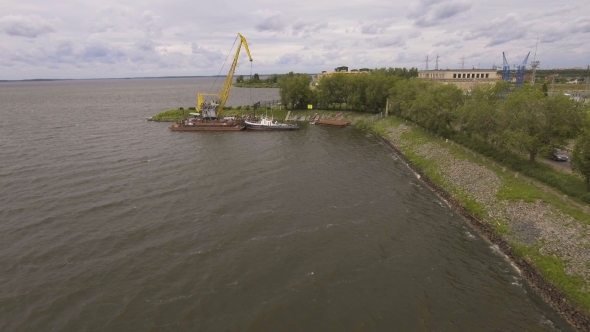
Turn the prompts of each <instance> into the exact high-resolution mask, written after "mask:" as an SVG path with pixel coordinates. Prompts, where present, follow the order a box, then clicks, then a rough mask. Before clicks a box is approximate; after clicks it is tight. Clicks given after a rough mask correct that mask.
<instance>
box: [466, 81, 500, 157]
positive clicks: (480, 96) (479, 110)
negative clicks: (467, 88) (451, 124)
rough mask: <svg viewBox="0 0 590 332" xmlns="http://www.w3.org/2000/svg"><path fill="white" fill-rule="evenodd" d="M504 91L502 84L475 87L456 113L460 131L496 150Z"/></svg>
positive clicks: (498, 141) (498, 144)
mask: <svg viewBox="0 0 590 332" xmlns="http://www.w3.org/2000/svg"><path fill="white" fill-rule="evenodd" d="M505 91H506V83H504V82H499V83H496V84H491V85H490V84H486V85H479V86H475V87H474V88H473V89H472V91H471V93H470V94H468V95H467V96H466V100H465V103H464V104H463V105H462V106H460V107H459V109H458V111H457V115H458V119H457V125H458V127H459V128H460V130H461V131H463V132H465V133H466V134H467V135H468V136H469V137H472V136H475V137H477V138H479V139H481V140H484V141H487V142H489V143H490V144H492V146H494V147H495V148H498V147H499V146H500V145H501V143H502V128H501V119H500V113H499V105H500V103H501V102H502V96H504V94H505Z"/></svg>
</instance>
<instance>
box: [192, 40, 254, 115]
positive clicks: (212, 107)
mask: <svg viewBox="0 0 590 332" xmlns="http://www.w3.org/2000/svg"><path fill="white" fill-rule="evenodd" d="M238 37H239V38H240V43H239V44H238V49H237V51H236V55H235V56H234V61H233V62H232V64H231V67H230V68H229V73H228V74H227V77H226V78H225V82H224V83H223V86H222V87H221V92H220V93H219V94H218V95H217V94H210V93H199V94H198V96H197V110H199V111H200V112H201V114H202V116H203V117H209V118H213V117H215V118H219V117H220V116H221V112H222V111H223V107H224V106H225V102H226V101H227V98H228V97H229V90H230V89H231V85H232V83H233V79H234V72H235V71H236V66H237V64H238V58H239V57H240V50H241V49H242V45H244V48H245V49H246V52H247V53H248V58H249V59H250V62H252V56H251V55H250V49H249V48H248V42H247V41H246V38H245V37H244V36H242V34H240V33H238ZM207 95H208V96H211V95H212V96H217V97H219V100H217V101H210V102H209V104H208V105H207V104H205V102H204V98H203V96H207Z"/></svg>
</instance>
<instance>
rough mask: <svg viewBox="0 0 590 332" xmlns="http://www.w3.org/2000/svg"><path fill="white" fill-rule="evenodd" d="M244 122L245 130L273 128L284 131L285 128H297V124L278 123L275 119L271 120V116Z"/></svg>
mask: <svg viewBox="0 0 590 332" xmlns="http://www.w3.org/2000/svg"><path fill="white" fill-rule="evenodd" d="M244 122H245V123H246V129H247V130H266V131H270V130H274V131H285V130H297V129H299V125H296V124H288V123H280V122H278V121H277V120H273V118H267V117H262V118H260V121H257V122H253V121H248V120H245V121H244Z"/></svg>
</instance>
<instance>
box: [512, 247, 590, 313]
mask: <svg viewBox="0 0 590 332" xmlns="http://www.w3.org/2000/svg"><path fill="white" fill-rule="evenodd" d="M511 246H512V248H513V250H514V253H515V254H516V255H518V256H519V257H524V258H529V259H530V260H531V261H532V262H533V263H534V264H535V266H537V267H538V268H539V271H540V272H541V274H542V275H543V277H545V279H546V280H548V281H549V282H551V283H552V284H554V285H555V286H557V288H559V289H560V290H562V291H563V292H564V293H565V294H567V296H568V297H569V298H571V299H572V300H573V301H574V303H577V304H578V305H579V306H580V307H581V308H582V309H584V310H586V311H587V312H590V292H588V291H583V290H582V289H583V288H584V286H586V283H585V281H584V279H582V278H580V277H575V276H570V275H568V274H566V273H565V262H564V261H563V260H561V259H559V258H557V257H555V256H553V255H542V254H541V253H539V247H538V246H533V247H527V246H524V245H520V244H518V243H511Z"/></svg>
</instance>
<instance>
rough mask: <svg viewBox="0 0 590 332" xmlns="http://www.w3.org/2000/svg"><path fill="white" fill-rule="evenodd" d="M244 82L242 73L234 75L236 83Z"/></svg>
mask: <svg viewBox="0 0 590 332" xmlns="http://www.w3.org/2000/svg"><path fill="white" fill-rule="evenodd" d="M243 82H244V75H238V77H236V83H243Z"/></svg>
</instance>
